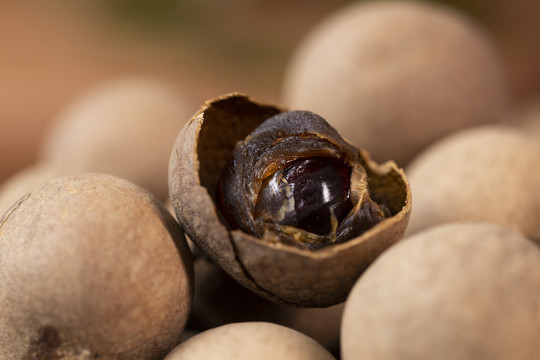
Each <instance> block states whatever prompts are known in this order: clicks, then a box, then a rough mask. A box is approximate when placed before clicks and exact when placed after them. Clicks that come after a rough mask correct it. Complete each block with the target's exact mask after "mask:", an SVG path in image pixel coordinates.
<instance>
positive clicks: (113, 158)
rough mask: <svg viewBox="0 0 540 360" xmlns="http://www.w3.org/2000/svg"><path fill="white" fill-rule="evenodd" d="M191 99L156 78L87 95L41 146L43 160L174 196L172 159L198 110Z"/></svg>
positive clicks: (113, 84) (105, 86)
mask: <svg viewBox="0 0 540 360" xmlns="http://www.w3.org/2000/svg"><path fill="white" fill-rule="evenodd" d="M191 106H192V105H191V104H190V102H189V100H188V99H187V96H186V95H185V94H183V93H182V91H181V90H180V89H179V88H177V87H175V86H172V85H170V84H168V83H165V82H162V81H160V80H156V79H153V78H150V77H125V78H117V79H113V80H110V81H108V82H104V83H101V84H100V85H98V86H96V87H95V88H93V89H91V90H90V91H88V92H86V93H83V94H81V95H80V96H79V97H78V98H76V99H75V101H74V102H73V103H72V104H71V105H70V106H68V107H67V108H66V109H65V110H64V112H63V113H61V114H60V116H59V117H58V119H57V120H56V122H55V123H54V124H53V126H52V127H51V128H50V129H49V131H48V132H47V134H46V135H45V138H44V140H43V143H42V146H41V151H40V155H41V159H42V160H45V161H52V162H57V163H59V164H61V165H62V166H64V167H66V169H67V170H69V173H74V172H100V173H107V174H112V175H116V176H119V177H122V178H125V179H128V180H130V181H133V182H134V183H136V184H138V185H140V186H142V187H144V188H146V189H148V190H149V191H150V192H152V193H153V194H154V195H156V196H157V197H158V198H159V199H160V200H165V198H166V197H167V193H168V188H167V169H168V161H169V155H170V153H171V149H172V146H173V144H174V141H175V139H176V135H177V134H178V132H179V131H180V129H181V128H182V126H183V125H184V124H185V123H186V122H187V121H188V120H189V118H190V117H191V116H192V115H193V112H194V111H195V110H196V107H195V108H192V107H191Z"/></svg>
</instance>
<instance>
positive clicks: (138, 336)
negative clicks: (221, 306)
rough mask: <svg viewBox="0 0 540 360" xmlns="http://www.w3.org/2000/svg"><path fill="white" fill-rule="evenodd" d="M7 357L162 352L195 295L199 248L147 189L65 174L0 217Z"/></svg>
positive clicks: (0, 354) (1, 324) (0, 312)
mask: <svg viewBox="0 0 540 360" xmlns="http://www.w3.org/2000/svg"><path fill="white" fill-rule="evenodd" d="M0 268H1V269H2V271H0V288H1V289H2V291H0V358H1V359H5V360H20V359H95V358H100V359H111V360H112V359H162V358H163V356H165V354H166V353H167V352H168V351H170V350H171V349H172V348H173V347H174V346H176V345H177V344H178V342H179V341H180V336H181V334H182V331H183V329H184V326H185V323H186V321H187V317H188V315H189V311H190V306H191V301H192V294H193V289H192V287H193V278H192V276H193V268H192V260H191V253H190V252H189V249H188V247H187V245H186V242H185V238H184V235H183V233H182V231H181V229H180V227H179V225H178V223H177V222H176V221H175V220H174V219H173V217H172V216H171V215H170V213H169V212H167V211H166V210H165V209H164V208H163V207H162V206H161V205H160V203H159V202H158V201H157V200H156V199H155V198H154V196H152V195H150V194H149V193H148V192H147V191H145V190H143V189H142V188H140V187H139V186H136V185H134V184H133V183H131V182H128V181H126V180H123V179H120V178H117V177H113V176H109V175H98V174H81V175H73V176H68V177H61V178H56V179H54V180H52V181H50V182H48V183H47V184H45V185H43V186H41V187H40V188H39V189H37V190H35V191H33V192H32V193H30V194H28V195H27V196H25V197H23V198H22V199H21V200H20V201H19V202H18V203H17V204H16V205H14V206H13V207H12V208H11V209H10V210H9V211H8V212H7V213H6V215H5V217H4V218H3V219H2V220H1V221H0Z"/></svg>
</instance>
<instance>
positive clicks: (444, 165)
mask: <svg viewBox="0 0 540 360" xmlns="http://www.w3.org/2000/svg"><path fill="white" fill-rule="evenodd" d="M539 156H540V145H539V144H538V142H537V141H536V140H535V139H533V138H531V137H529V136H526V135H525V134H524V133H522V132H520V131H518V130H516V129H513V128H510V127H505V126H496V125H485V126H480V127H475V128H469V129H464V130H461V131H459V132H456V133H454V134H451V135H449V136H447V137H445V138H443V139H441V140H440V141H438V142H436V143H434V144H432V145H431V146H430V147H428V148H427V149H426V150H424V151H423V152H422V153H421V154H420V155H419V156H418V157H417V158H415V159H414V160H413V161H412V162H411V164H410V165H409V167H407V176H408V178H409V180H410V183H411V191H412V192H413V194H414V204H415V205H414V210H413V211H412V213H411V219H410V222H409V226H408V228H407V233H408V234H412V233H414V232H417V231H419V230H422V229H425V228H428V227H431V226H434V225H437V224H440V223H445V222H453V221H487V222H493V223H498V224H501V225H505V226H507V227H509V228H512V229H514V230H517V231H520V232H522V233H523V234H525V235H527V236H529V237H531V238H533V239H536V240H540V222H539V221H538V219H539V218H538V214H540V187H539V186H538V184H539V183H540V171H538V157H539Z"/></svg>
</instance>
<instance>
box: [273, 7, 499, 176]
mask: <svg viewBox="0 0 540 360" xmlns="http://www.w3.org/2000/svg"><path fill="white" fill-rule="evenodd" d="M504 77H505V76H504V72H503V70H502V66H501V62H500V59H499V56H498V54H497V52H496V51H495V49H494V46H493V44H492V42H491V39H489V37H488V36H487V34H486V33H485V31H484V30H483V29H482V28H481V27H480V26H478V24H476V23H475V22H474V21H473V20H472V19H470V18H468V17H467V16H466V15H464V14H461V13H459V12H458V11H455V10H453V9H452V8H450V7H448V6H444V5H441V4H433V3H428V2H419V1H371V2H369V1H368V2H354V3H352V4H349V5H347V6H345V7H343V8H341V9H339V10H337V11H336V12H335V13H333V14H330V15H329V16H328V17H326V18H324V19H323V20H322V21H321V22H320V23H319V24H317V25H316V26H315V27H314V28H313V29H312V30H311V31H310V32H309V33H308V34H307V35H306V37H305V38H304V39H303V40H302V41H301V42H300V43H299V44H298V47H297V49H296V51H295V52H294V53H293V54H292V56H291V59H290V61H289V64H288V66H287V69H286V72H285V76H284V81H283V82H284V85H283V90H282V101H283V103H284V104H286V105H287V106H289V107H291V108H295V109H309V110H311V111H314V112H316V113H318V114H319V115H321V116H323V117H325V118H326V119H327V120H328V122H329V123H330V124H331V125H332V126H334V127H335V128H336V129H337V130H338V131H339V132H340V133H342V134H343V135H344V136H346V137H347V139H348V140H349V141H350V142H352V143H353V144H354V145H356V146H358V147H361V148H364V149H366V150H368V151H369V152H370V153H371V155H372V157H373V159H375V160H377V161H386V160H394V161H395V162H396V163H397V164H398V165H399V166H405V165H406V164H407V163H408V161H409V160H410V159H412V157H414V155H416V154H417V153H418V152H419V151H421V150H422V149H423V148H425V147H426V146H427V145H429V144H430V143H432V142H433V141H435V140H437V139H438V138H440V137H442V136H444V135H446V134H449V133H451V132H454V131H456V130H458V129H461V128H464V127H468V126H473V125H479V124H485V123H492V122H495V121H497V120H498V119H499V118H500V117H501V115H502V114H503V112H504V111H505V110H506V109H507V107H508V104H509V94H508V90H507V86H506V83H505V78H504Z"/></svg>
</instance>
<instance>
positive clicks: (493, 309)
mask: <svg viewBox="0 0 540 360" xmlns="http://www.w3.org/2000/svg"><path fill="white" fill-rule="evenodd" d="M539 288H540V250H539V249H538V247H537V246H536V244H535V243H533V242H531V241H529V240H528V239H527V238H526V237H524V236H523V235H521V234H519V233H517V232H514V231H512V230H509V229H507V228H504V227H502V226H499V225H493V224H487V223H452V224H445V225H441V226H437V227H433V228H431V229H428V230H426V231H423V232H421V233H418V234H416V235H413V236H411V237H409V238H406V239H405V240H404V241H402V242H400V243H399V244H397V245H395V246H394V247H392V248H390V249H389V250H388V251H387V252H385V253H383V254H382V255H381V256H380V257H379V258H378V259H377V260H376V261H375V262H374V263H373V265H372V266H371V267H370V268H369V269H368V270H367V271H366V272H365V273H364V274H363V275H362V276H361V277H360V278H359V279H358V281H357V283H356V284H355V285H354V287H353V289H352V291H351V293H350V294H349V297H348V298H347V301H346V304H345V310H344V313H343V321H342V327H341V336H342V337H341V345H342V358H343V360H355V359H359V360H360V359H370V360H381V359H385V360H395V359H401V360H408V359H439V360H446V359H460V360H484V359H485V360H488V359H489V360H504V359H512V360H529V359H535V358H536V357H537V356H538V352H539V351H540V344H539V343H538V333H539V332H540V297H538V289H539Z"/></svg>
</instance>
